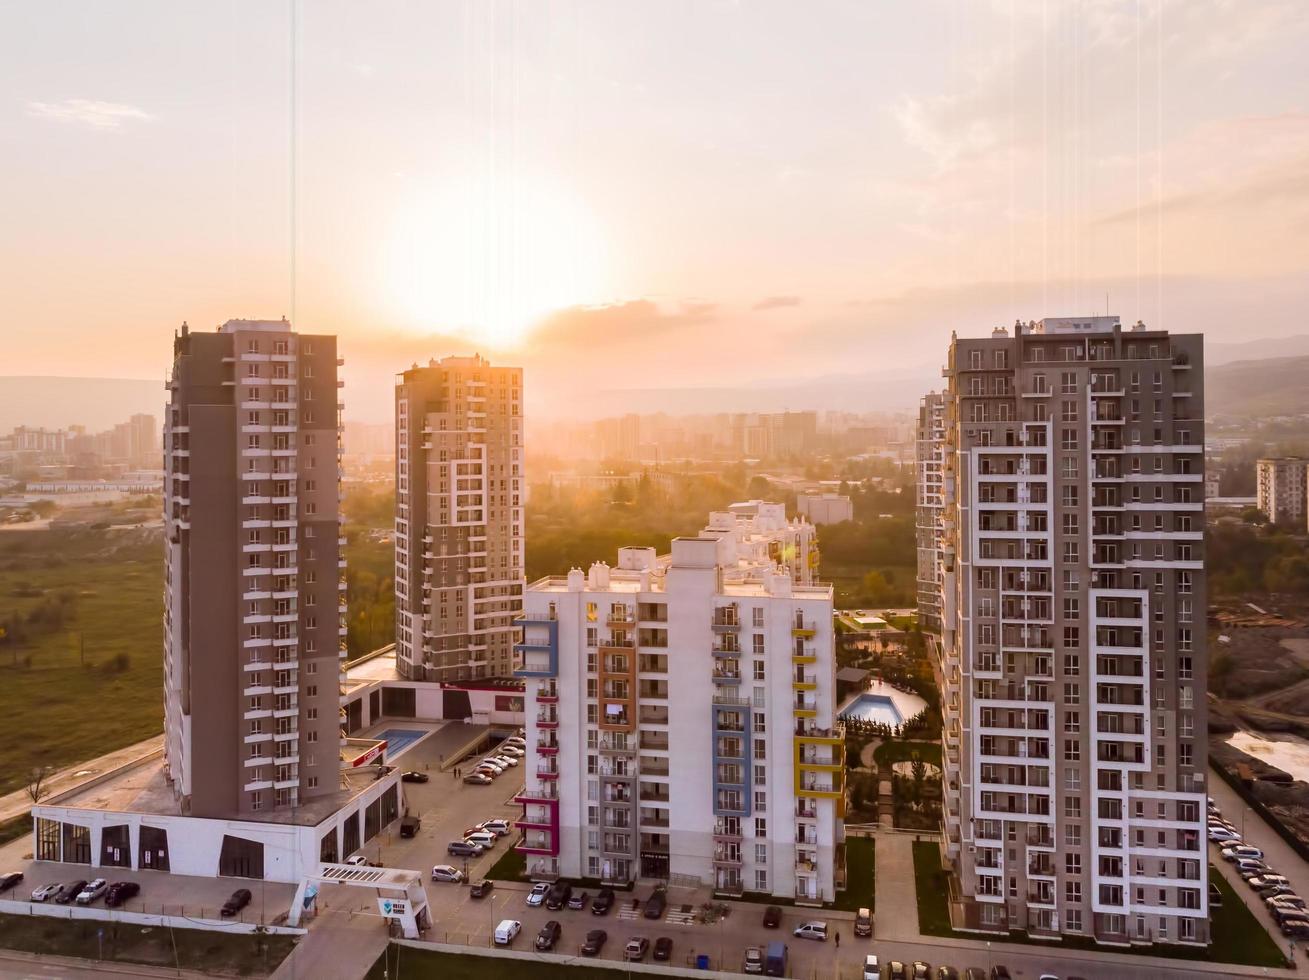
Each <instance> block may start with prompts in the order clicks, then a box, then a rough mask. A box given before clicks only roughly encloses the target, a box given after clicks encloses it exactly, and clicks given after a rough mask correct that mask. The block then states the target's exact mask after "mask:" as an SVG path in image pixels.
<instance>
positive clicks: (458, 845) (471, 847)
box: [445, 840, 485, 857]
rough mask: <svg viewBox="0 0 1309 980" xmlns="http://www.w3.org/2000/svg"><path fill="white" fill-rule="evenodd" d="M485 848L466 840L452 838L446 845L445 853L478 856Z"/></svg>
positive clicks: (455, 855) (457, 855)
mask: <svg viewBox="0 0 1309 980" xmlns="http://www.w3.org/2000/svg"><path fill="white" fill-rule="evenodd" d="M483 850H485V848H483V847H482V845H481V844H474V843H472V842H471V841H466V840H452V841H451V842H450V843H449V844H447V845H446V848H445V853H447V854H449V855H450V856H451V857H477V855H479V854H481V853H482V851H483Z"/></svg>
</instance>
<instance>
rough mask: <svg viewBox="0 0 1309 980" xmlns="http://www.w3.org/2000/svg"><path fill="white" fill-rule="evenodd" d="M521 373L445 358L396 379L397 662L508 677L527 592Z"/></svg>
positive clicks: (437, 672)
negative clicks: (524, 541) (525, 586)
mask: <svg viewBox="0 0 1309 980" xmlns="http://www.w3.org/2000/svg"><path fill="white" fill-rule="evenodd" d="M522 405H523V372H522V369H521V368H515V367H494V366H492V365H491V364H490V363H489V362H488V361H486V360H485V359H484V358H481V357H447V358H444V359H442V360H440V361H431V362H429V363H428V364H427V366H425V367H417V366H415V367H413V368H412V369H410V370H408V371H405V372H404V373H403V374H402V375H401V376H400V377H399V378H398V379H397V381H396V388H395V426H396V430H395V431H396V438H395V445H396V461H395V467H396V515H395V572H396V574H395V608H396V669H397V670H398V671H399V673H400V674H401V676H403V677H406V678H408V679H410V680H430V681H460V680H475V679H479V678H485V677H508V676H509V675H510V674H511V673H512V671H513V644H514V638H515V636H516V635H517V627H516V626H515V625H514V621H515V619H517V617H518V614H519V612H520V611H521V609H522V601H523V560H524V552H523V505H524V493H525V486H524V480H523V411H522Z"/></svg>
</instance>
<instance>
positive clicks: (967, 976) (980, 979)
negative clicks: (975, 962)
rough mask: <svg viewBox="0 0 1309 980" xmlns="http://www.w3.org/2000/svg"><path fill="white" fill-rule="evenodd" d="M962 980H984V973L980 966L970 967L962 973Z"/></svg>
mask: <svg viewBox="0 0 1309 980" xmlns="http://www.w3.org/2000/svg"><path fill="white" fill-rule="evenodd" d="M964 980H986V971H985V970H984V969H982V968H981V967H980V966H970V967H969V968H968V969H967V970H965V971H964Z"/></svg>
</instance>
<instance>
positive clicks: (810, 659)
mask: <svg viewBox="0 0 1309 980" xmlns="http://www.w3.org/2000/svg"><path fill="white" fill-rule="evenodd" d="M817 662H818V654H816V653H793V654H791V663H793V664H814V663H817Z"/></svg>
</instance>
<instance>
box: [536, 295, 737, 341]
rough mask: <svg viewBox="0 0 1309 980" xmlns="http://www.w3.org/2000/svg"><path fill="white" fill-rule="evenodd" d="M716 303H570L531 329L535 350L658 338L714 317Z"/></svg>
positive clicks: (639, 300) (645, 300)
mask: <svg viewBox="0 0 1309 980" xmlns="http://www.w3.org/2000/svg"><path fill="white" fill-rule="evenodd" d="M717 309H718V307H717V305H716V304H714V303H705V302H700V301H688V302H683V303H681V304H680V305H679V307H678V308H677V309H676V310H663V309H661V308H660V307H659V305H658V304H656V303H655V302H654V301H652V300H648V299H636V300H629V301H628V302H626V303H612V304H608V305H605V306H570V307H567V308H565V309H562V310H558V311H556V312H554V313H551V314H550V315H549V316H547V317H546V318H545V319H544V320H542V321H541V323H540V324H539V325H538V326H537V328H536V329H535V330H534V331H533V332H532V335H531V344H532V346H533V347H535V348H536V349H538V350H545V349H549V348H550V347H555V346H558V347H563V348H572V349H574V350H576V349H578V348H586V349H593V348H596V347H617V346H620V345H625V344H632V343H636V342H648V341H652V340H653V341H658V340H661V339H665V338H667V337H668V336H669V335H670V334H673V333H678V332H680V331H682V330H684V329H686V328H688V327H693V326H700V325H702V324H705V323H708V322H710V321H711V320H713V319H714V318H715V314H716V312H717Z"/></svg>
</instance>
